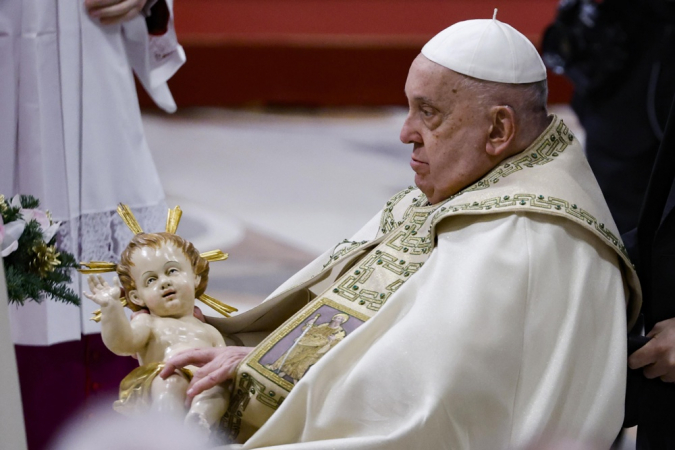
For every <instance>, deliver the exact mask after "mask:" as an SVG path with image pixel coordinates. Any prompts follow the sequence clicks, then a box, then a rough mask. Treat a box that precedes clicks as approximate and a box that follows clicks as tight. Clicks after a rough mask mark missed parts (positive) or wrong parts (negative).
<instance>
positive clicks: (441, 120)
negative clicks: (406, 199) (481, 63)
mask: <svg viewBox="0 0 675 450" xmlns="http://www.w3.org/2000/svg"><path fill="white" fill-rule="evenodd" d="M461 80H462V76H461V75H459V74H457V73H456V72H453V71H451V70H449V69H446V68H444V67H442V66H440V65H438V64H436V63H434V62H432V61H430V60H428V59H427V58H425V57H424V56H423V55H419V56H418V57H417V58H416V59H415V61H414V62H413V64H412V66H411V67H410V72H409V73H408V80H407V81H406V84H405V93H406V96H407V97H408V104H409V112H408V117H407V118H406V121H405V123H404V124H403V128H402V129H401V141H402V142H403V143H405V144H413V152H412V158H411V161H410V166H411V167H412V169H413V170H414V171H415V184H416V185H417V187H419V188H420V190H421V191H422V192H423V193H424V194H425V195H426V196H427V198H428V199H429V201H430V202H431V203H432V204H434V203H438V202H440V201H442V200H445V199H447V198H448V197H450V196H451V195H454V194H456V193H457V192H458V191H460V190H461V189H462V188H464V187H466V186H468V185H470V184H471V183H473V182H474V181H476V180H478V179H479V178H480V177H481V176H483V175H484V174H485V173H487V172H488V171H489V170H490V169H491V168H492V164H491V163H490V161H489V159H488V158H487V154H486V153H485V149H486V143H487V136H488V134H489V131H488V130H489V127H490V119H489V114H488V111H487V109H486V108H482V107H480V105H479V104H478V102H477V101H476V99H475V95H474V94H473V92H472V91H471V90H469V89H465V88H462V87H461V83H460V81H461Z"/></svg>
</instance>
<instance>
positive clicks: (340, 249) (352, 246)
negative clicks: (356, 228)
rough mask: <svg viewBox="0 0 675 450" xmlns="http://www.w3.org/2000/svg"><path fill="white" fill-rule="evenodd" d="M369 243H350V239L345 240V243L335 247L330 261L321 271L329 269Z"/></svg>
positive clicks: (329, 258)
mask: <svg viewBox="0 0 675 450" xmlns="http://www.w3.org/2000/svg"><path fill="white" fill-rule="evenodd" d="M366 243H368V241H361V242H358V241H350V240H349V239H345V240H344V241H342V242H340V243H339V244H337V245H336V246H335V248H334V249H333V251H332V252H331V254H330V256H329V257H328V261H326V264H324V265H323V267H322V268H321V270H323V269H325V268H326V267H328V266H329V265H330V264H331V263H333V262H335V261H337V260H338V259H340V258H342V257H343V256H345V255H347V254H348V253H351V252H352V251H354V250H356V249H357V248H359V247H360V246H362V245H364V244H366Z"/></svg>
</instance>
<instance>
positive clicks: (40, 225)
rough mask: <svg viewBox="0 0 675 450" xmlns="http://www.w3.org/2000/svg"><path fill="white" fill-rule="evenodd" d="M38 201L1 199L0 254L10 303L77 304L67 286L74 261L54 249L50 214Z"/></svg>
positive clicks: (56, 226)
mask: <svg viewBox="0 0 675 450" xmlns="http://www.w3.org/2000/svg"><path fill="white" fill-rule="evenodd" d="M39 206H40V202H39V200H37V199H36V198H35V197H32V196H30V195H17V196H15V197H13V198H12V199H11V200H9V201H8V200H6V199H5V196H4V195H0V254H1V255H2V258H3V261H4V266H5V277H6V279H7V293H8V295H9V302H10V303H19V304H24V302H25V301H26V300H33V301H36V302H38V303H39V302H40V301H41V300H42V299H43V298H44V297H50V298H52V299H53V300H56V301H62V302H66V303H72V304H75V305H79V304H80V299H79V297H78V296H77V294H76V293H75V292H74V291H73V290H72V289H70V288H68V286H67V284H68V283H70V282H71V277H70V271H71V269H73V268H77V267H78V264H77V261H76V260H75V257H74V256H73V255H72V254H70V253H67V252H58V251H57V249H56V232H57V231H58V229H59V225H60V222H54V221H53V220H52V218H51V215H50V214H49V211H42V210H40V209H38V207H39Z"/></svg>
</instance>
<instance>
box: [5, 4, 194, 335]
mask: <svg viewBox="0 0 675 450" xmlns="http://www.w3.org/2000/svg"><path fill="white" fill-rule="evenodd" d="M0 58H1V59H2V64H0V155H2V163H0V193H2V194H4V195H5V196H12V195H15V194H30V195H33V196H35V197H37V198H38V199H39V200H40V201H41V205H42V207H43V208H45V209H48V210H49V211H50V212H51V213H52V216H53V218H54V220H55V221H61V222H62V225H61V227H60V231H59V235H58V243H59V247H60V248H62V249H63V250H66V251H69V252H71V253H73V254H74V255H75V256H76V258H78V260H80V261H90V260H102V261H109V260H111V261H117V260H118V259H119V254H120V253H121V250H122V249H123V248H124V246H125V245H126V243H127V242H128V241H129V239H130V238H131V234H130V232H129V231H128V229H127V228H126V227H125V226H124V225H123V224H122V223H121V222H118V221H116V220H115V219H116V216H117V214H116V213H115V209H116V206H117V204H118V203H119V202H124V203H126V204H128V205H129V206H130V207H131V208H132V210H133V211H134V213H135V215H136V217H137V218H138V219H139V222H140V224H141V226H143V227H144V228H146V229H148V230H149V231H153V230H159V229H162V228H163V224H164V221H165V216H166V205H165V200H164V192H163V189H162V186H161V184H160V180H159V177H158V174H157V171H156V169H155V166H154V163H153V161H152V157H151V154H150V151H149V148H148V145H147V142H146V140H145V136H144V133H143V128H142V123H141V115H140V108H139V105H138V98H137V95H136V88H135V85H134V76H133V73H132V71H133V72H134V73H135V74H136V76H137V77H138V79H139V81H140V82H141V84H142V85H143V87H144V88H145V90H146V91H147V92H148V93H149V94H150V96H151V97H152V98H153V100H154V101H155V102H156V103H157V105H158V106H159V107H161V108H162V109H164V110H165V111H167V112H173V111H175V109H176V105H175V103H174V101H173V98H172V96H171V93H170V92H169V90H168V87H167V85H166V81H167V80H168V79H169V78H170V77H171V76H172V75H173V74H174V73H175V72H176V70H178V68H179V67H180V66H181V65H182V64H183V62H184V61H185V55H184V52H183V49H182V47H181V46H180V45H179V44H178V42H177V40H176V35H175V32H174V29H173V19H172V0H73V1H57V0H49V1H42V0H21V1H4V2H0ZM81 278H82V277H80V276H79V275H77V274H73V280H74V282H73V286H72V287H73V288H74V289H75V290H76V291H81V286H80V284H81V282H83V281H81ZM89 306H90V305H86V304H85V305H84V306H83V307H82V308H81V310H80V309H78V308H73V307H72V306H70V305H64V304H58V303H56V302H50V301H45V302H43V303H42V304H40V305H38V304H35V303H33V302H29V303H27V304H26V305H24V306H23V307H21V308H18V309H17V308H11V317H12V331H13V339H14V341H15V342H16V343H19V344H26V345H50V344H54V343H57V342H63V341H70V340H79V339H80V334H81V333H91V332H98V328H97V325H96V324H94V323H93V322H89V321H88V317H89V316H90V313H91V311H89V309H90V308H88V307H89Z"/></svg>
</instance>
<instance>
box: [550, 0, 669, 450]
mask: <svg viewBox="0 0 675 450" xmlns="http://www.w3.org/2000/svg"><path fill="white" fill-rule="evenodd" d="M543 52H544V62H545V63H546V64H547V66H548V67H549V68H550V69H552V70H553V71H554V72H556V73H559V74H561V73H564V74H565V75H566V76H567V77H568V78H569V79H570V80H571V81H572V82H573V84H574V87H575V92H574V97H573V99H572V108H573V109H574V111H575V112H576V113H577V115H578V116H579V120H580V121H581V124H582V125H583V126H584V128H585V129H586V134H587V138H586V154H587V157H588V161H589V163H590V164H591V167H592V169H593V171H594V173H595V175H596V177H597V179H598V182H599V184H600V187H601V188H602V191H603V193H604V195H605V198H606V200H607V203H608V205H609V208H610V210H611V212H612V214H613V215H614V219H615V221H616V223H617V226H618V227H619V230H620V232H621V233H622V235H623V238H624V242H625V243H626V246H627V247H628V249H629V252H630V253H631V259H632V260H633V261H634V262H635V263H636V264H637V265H638V273H639V274H640V279H641V281H642V284H643V291H644V296H645V299H644V303H643V309H642V313H643V316H644V329H645V332H646V333H647V337H648V338H649V342H647V341H648V339H646V338H642V339H640V338H639V337H635V336H632V337H630V338H629V353H630V352H631V351H634V350H636V349H638V348H639V347H640V345H644V347H642V348H641V349H639V350H637V351H635V353H633V354H632V355H631V357H630V358H629V365H630V367H631V368H632V370H629V377H628V388H627V389H628V390H627V400H626V419H625V422H624V425H625V426H633V425H639V426H638V440H637V448H638V449H651V450H654V449H675V384H673V383H674V382H675V210H674V208H673V206H674V205H675V186H674V185H673V174H674V173H675V130H673V128H675V115H673V114H672V113H671V118H670V120H669V121H668V122H669V123H668V130H666V137H665V140H664V129H665V128H666V121H667V120H668V113H669V111H670V110H671V104H672V103H673V97H674V94H675V1H674V0H640V1H634V0H604V1H602V0H562V1H561V2H560V5H559V13H558V17H557V19H556V21H555V22H554V23H553V24H552V25H551V26H550V27H549V28H548V29H547V30H546V33H545V36H544V43H543ZM674 109H675V108H674ZM662 140H664V146H663V149H662V150H661V152H660V153H659V146H660V144H661V142H662ZM657 154H658V158H657ZM655 160H656V162H655ZM648 187H649V190H648ZM647 192H648V194H647ZM641 211H642V214H641ZM638 222H639V224H640V226H639V227H638ZM636 328H640V327H639V326H638V327H636ZM640 331H641V329H637V330H633V332H632V334H633V335H638V334H640ZM645 342H647V343H646V345H645Z"/></svg>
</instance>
